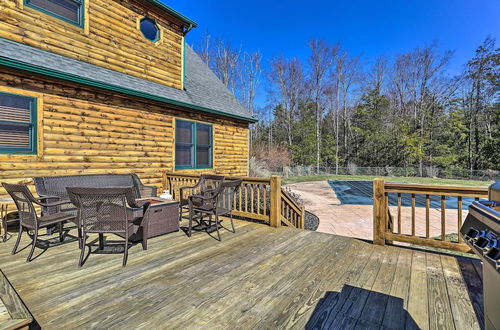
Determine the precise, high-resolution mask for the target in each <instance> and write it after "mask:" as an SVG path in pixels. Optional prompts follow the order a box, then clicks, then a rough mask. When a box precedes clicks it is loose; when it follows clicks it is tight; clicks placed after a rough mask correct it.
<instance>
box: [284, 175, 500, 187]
mask: <svg viewBox="0 0 500 330" xmlns="http://www.w3.org/2000/svg"><path fill="white" fill-rule="evenodd" d="M376 178H383V179H385V180H386V181H391V182H404V183H420V184H436V185H447V186H469V187H488V186H489V185H490V184H492V183H493V181H474V180H453V179H435V178H418V177H380V176H368V175H335V174H324V175H310V176H294V177H289V178H283V180H284V182H285V183H298V182H309V181H326V180H350V181H373V180H374V179H376Z"/></svg>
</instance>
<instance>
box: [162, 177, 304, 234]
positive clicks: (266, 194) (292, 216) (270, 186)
mask: <svg viewBox="0 0 500 330" xmlns="http://www.w3.org/2000/svg"><path fill="white" fill-rule="evenodd" d="M199 178H200V176H199V175H194V174H179V173H164V175H163V188H164V189H168V190H170V192H171V193H172V195H173V197H174V199H176V200H179V199H180V191H179V189H180V188H181V187H184V186H192V185H194V184H196V183H197V182H198V180H199ZM226 179H228V180H230V179H242V180H243V183H242V186H241V187H240V189H239V190H238V192H237V194H236V195H235V197H234V201H233V203H234V204H233V210H234V211H233V214H234V215H236V216H239V217H244V218H249V219H253V220H260V221H264V222H267V223H269V225H271V226H273V227H279V226H281V225H286V226H290V227H294V228H300V229H303V228H304V221H305V210H304V207H303V206H300V205H298V204H297V203H296V202H295V200H294V199H293V198H292V197H291V196H290V195H289V194H288V193H287V192H286V191H285V189H284V188H283V187H282V186H281V177H279V176H272V177H270V178H252V177H227V178H226Z"/></svg>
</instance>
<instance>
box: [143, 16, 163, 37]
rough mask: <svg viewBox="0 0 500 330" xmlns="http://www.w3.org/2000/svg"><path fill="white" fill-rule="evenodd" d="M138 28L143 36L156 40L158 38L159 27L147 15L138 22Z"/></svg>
mask: <svg viewBox="0 0 500 330" xmlns="http://www.w3.org/2000/svg"><path fill="white" fill-rule="evenodd" d="M140 30H141V32H142V35H143V36H144V38H146V39H148V40H150V41H153V42H156V41H158V40H160V28H159V27H158V25H157V24H156V22H155V21H154V19H152V18H149V17H144V18H143V19H141V22H140Z"/></svg>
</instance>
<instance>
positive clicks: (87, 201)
mask: <svg viewBox="0 0 500 330" xmlns="http://www.w3.org/2000/svg"><path fill="white" fill-rule="evenodd" d="M66 189H67V191H68V196H69V198H70V200H71V202H72V203H73V204H74V205H75V206H76V207H77V208H78V215H77V220H78V229H79V230H78V231H79V233H78V236H79V238H80V244H79V245H80V250H81V251H80V260H79V262H78V266H80V267H81V266H82V265H83V262H84V255H85V248H86V243H87V234H89V233H97V234H99V249H100V250H102V249H104V234H105V233H111V234H116V235H119V236H121V237H123V238H124V239H125V241H124V252H123V266H125V265H126V264H127V257H128V248H129V237H130V236H131V235H132V233H133V226H134V222H135V221H137V220H138V218H137V217H136V216H135V214H136V211H137V209H140V208H141V207H142V206H143V205H142V204H140V203H138V202H137V201H136V200H135V198H134V193H133V190H132V187H109V188H88V187H68V188H66ZM127 206H129V207H127ZM141 216H142V213H141ZM143 249H145V245H143Z"/></svg>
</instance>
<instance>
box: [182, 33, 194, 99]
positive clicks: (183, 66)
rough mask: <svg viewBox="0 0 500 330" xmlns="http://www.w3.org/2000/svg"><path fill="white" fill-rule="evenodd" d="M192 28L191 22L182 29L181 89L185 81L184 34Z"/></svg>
mask: <svg viewBox="0 0 500 330" xmlns="http://www.w3.org/2000/svg"><path fill="white" fill-rule="evenodd" d="M192 29H193V24H191V23H190V24H189V27H188V28H187V29H185V30H184V31H183V36H182V89H183V90H184V82H185V81H186V35H187V34H188V33H189V31H191V30H192Z"/></svg>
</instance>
